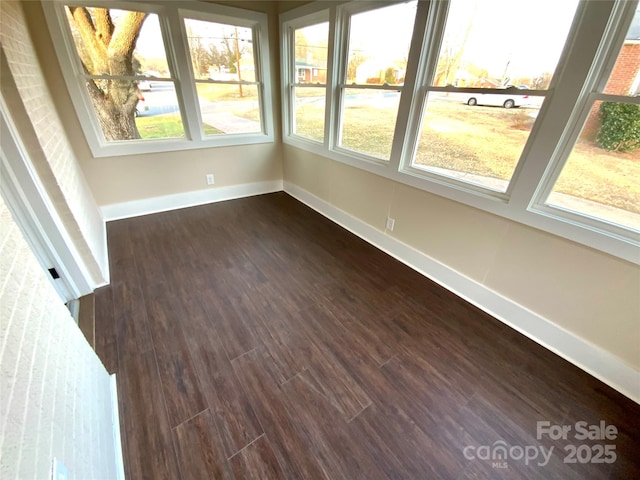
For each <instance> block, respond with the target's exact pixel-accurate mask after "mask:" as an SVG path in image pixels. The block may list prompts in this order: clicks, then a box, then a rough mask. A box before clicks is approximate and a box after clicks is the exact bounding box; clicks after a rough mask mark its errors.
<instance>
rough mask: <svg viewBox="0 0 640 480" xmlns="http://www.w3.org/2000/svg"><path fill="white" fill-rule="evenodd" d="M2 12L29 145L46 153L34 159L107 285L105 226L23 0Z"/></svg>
mask: <svg viewBox="0 0 640 480" xmlns="http://www.w3.org/2000/svg"><path fill="white" fill-rule="evenodd" d="M0 9H1V10H0V22H1V24H0V45H1V46H2V49H3V50H4V52H5V55H6V57H7V61H8V63H9V70H10V74H11V75H12V76H13V78H14V80H15V84H16V87H17V88H18V91H19V94H20V99H21V100H22V103H23V104H24V107H25V109H26V111H27V115H28V116H29V119H30V123H31V125H32V128H33V132H35V136H36V138H35V139H32V138H27V139H25V144H26V146H27V148H29V149H30V150H32V151H35V152H40V154H44V155H43V156H44V161H43V162H39V161H37V159H36V158H34V159H33V160H34V166H35V168H36V170H37V171H38V174H39V176H40V181H41V182H42V183H43V184H44V186H45V188H46V190H47V192H48V193H49V194H50V195H51V196H52V200H54V201H53V203H54V206H55V207H56V209H57V210H58V213H59V214H60V217H61V218H62V220H63V223H64V224H65V226H66V227H67V229H69V230H70V231H72V232H70V236H71V238H72V240H73V243H74V245H75V247H76V249H77V250H78V252H79V254H80V255H81V257H82V258H83V260H84V262H85V264H86V266H87V269H88V270H89V272H90V273H91V275H92V277H93V280H94V282H96V283H101V282H102V281H103V280H104V278H105V273H106V272H103V271H102V265H103V264H104V263H105V261H104V258H105V254H106V250H105V245H104V228H105V227H104V222H103V221H102V218H101V215H100V212H99V210H98V208H97V205H96V203H95V200H94V199H93V196H92V194H91V191H90V189H89V188H88V185H87V184H86V181H85V179H84V175H83V174H82V170H81V168H80V165H79V163H78V161H77V159H76V158H75V155H74V153H73V150H72V148H71V144H70V142H69V141H68V139H67V137H66V133H65V131H64V128H63V126H62V124H61V122H60V118H59V116H58V113H57V111H56V109H55V105H54V103H53V99H52V98H51V96H50V94H49V90H48V88H47V85H46V82H45V79H44V74H43V72H42V70H41V68H40V66H39V63H38V58H37V54H36V51H35V48H34V46H33V43H32V41H31V38H30V36H29V32H28V29H27V25H26V19H25V18H24V12H23V10H22V7H21V5H20V2H18V1H12V0H3V1H2V2H0ZM3 74H4V72H3ZM33 156H34V157H36V155H33ZM56 192H58V195H56ZM56 200H57V201H56ZM73 226H76V227H77V228H76V229H74V228H73Z"/></svg>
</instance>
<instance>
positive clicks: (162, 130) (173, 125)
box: [136, 115, 223, 140]
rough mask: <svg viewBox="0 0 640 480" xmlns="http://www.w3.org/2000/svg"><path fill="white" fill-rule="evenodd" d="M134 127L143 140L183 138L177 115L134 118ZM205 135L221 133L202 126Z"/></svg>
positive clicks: (182, 130)
mask: <svg viewBox="0 0 640 480" xmlns="http://www.w3.org/2000/svg"><path fill="white" fill-rule="evenodd" d="M136 127H138V132H139V133H140V137H142V138H143V139H144V140H149V139H153V138H181V137H184V127H183V126H182V120H181V119H180V116H179V115H154V116H152V117H136ZM204 133H205V135H217V134H220V133H223V132H221V131H220V130H218V129H217V128H214V127H211V126H209V125H206V124H205V125H204Z"/></svg>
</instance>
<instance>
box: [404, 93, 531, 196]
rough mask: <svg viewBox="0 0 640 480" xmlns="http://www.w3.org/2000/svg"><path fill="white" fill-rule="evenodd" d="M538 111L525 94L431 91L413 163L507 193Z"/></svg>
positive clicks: (415, 165) (422, 167)
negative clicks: (466, 93)
mask: <svg viewBox="0 0 640 480" xmlns="http://www.w3.org/2000/svg"><path fill="white" fill-rule="evenodd" d="M514 90H515V92H517V91H518V90H517V89H514ZM537 101H538V102H539V101H540V100H537ZM505 106H511V107H512V108H505ZM518 107H519V108H518ZM538 109H539V106H538V107H536V106H531V104H530V98H529V97H525V96H523V95H503V94H500V95H498V94H482V95H478V94H468V95H466V96H462V95H459V94H446V93H435V92H432V93H430V94H429V96H428V98H427V104H426V107H425V111H424V115H423V118H422V127H421V130H420V137H419V140H418V149H417V152H416V155H415V158H414V161H413V164H412V165H413V166H414V167H416V168H421V169H425V170H428V171H430V172H434V173H438V174H441V175H446V176H449V177H453V178H456V179H459V180H463V181H465V182H469V183H473V184H477V185H481V186H483V187H487V188H490V189H493V190H497V191H501V192H504V191H506V189H507V186H508V185H509V180H510V179H511V176H512V175H513V171H514V170H515V168H516V164H517V163H518V160H519V158H520V155H521V154H522V150H523V148H524V145H525V143H526V142H527V138H528V137H529V133H530V132H531V128H532V127H533V124H534V122H535V120H536V117H537V115H538V111H539V110H538Z"/></svg>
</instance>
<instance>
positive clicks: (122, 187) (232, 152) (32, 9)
mask: <svg viewBox="0 0 640 480" xmlns="http://www.w3.org/2000/svg"><path fill="white" fill-rule="evenodd" d="M212 3H213V2H212ZM220 3H226V4H231V5H234V6H238V7H242V8H246V9H250V10H255V11H260V12H264V13H267V14H268V15H269V48H270V51H271V58H270V61H271V84H272V90H273V97H272V103H273V106H274V111H275V118H274V123H275V128H276V132H275V133H276V135H275V137H276V141H275V142H274V143H269V144H259V145H243V146H236V147H219V148H207V149H199V150H186V151H178V152H164V153H157V154H144V155H130V156H120V157H103V158H93V155H92V154H91V151H90V150H89V146H88V144H87V142H86V140H85V138H84V135H83V134H82V129H81V127H80V123H79V121H78V117H77V116H76V113H75V110H74V109H73V105H72V103H71V99H70V97H69V93H68V91H67V88H66V85H65V83H64V79H63V77H62V72H61V71H60V66H59V65H58V62H57V57H56V54H55V51H54V48H53V45H52V42H51V38H50V36H49V32H48V29H47V26H46V23H45V19H44V13H43V12H42V7H41V5H40V2H33V1H26V2H24V3H23V4H24V9H25V11H26V12H27V15H28V19H29V27H30V30H31V34H32V38H33V41H34V43H35V45H36V48H37V51H38V57H39V59H40V62H41V64H42V66H43V69H44V70H45V71H46V72H47V75H46V80H47V84H48V86H49V88H50V89H51V91H52V93H53V97H54V99H55V104H56V107H57V110H58V112H59V114H60V117H61V120H62V124H63V126H64V129H65V131H66V132H67V134H68V136H69V138H70V140H71V144H72V147H73V150H74V152H75V154H76V157H77V158H78V160H79V164H80V167H81V168H82V171H83V173H84V175H85V177H86V179H87V182H88V184H89V187H90V188H91V192H92V193H93V196H94V197H95V199H96V202H97V203H98V205H99V206H104V205H110V204H115V203H121V202H128V201H133V200H141V199H146V198H152V197H159V196H164V195H171V194H176V193H183V192H190V191H196V190H202V189H205V188H210V187H207V185H206V183H205V175H206V174H207V173H213V174H214V175H215V178H216V187H222V186H230V185H238V184H244V183H254V182H263V181H271V180H279V179H281V178H282V150H281V143H280V138H281V136H280V114H279V112H280V90H279V67H278V65H279V48H278V16H277V4H276V2H269V1H266V2H259V1H248V2H244V1H243V2H220Z"/></svg>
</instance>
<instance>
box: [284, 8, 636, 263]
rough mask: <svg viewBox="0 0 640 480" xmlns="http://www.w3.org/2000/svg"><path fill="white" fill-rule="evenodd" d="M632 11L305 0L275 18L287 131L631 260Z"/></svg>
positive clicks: (383, 172)
mask: <svg viewBox="0 0 640 480" xmlns="http://www.w3.org/2000/svg"><path fill="white" fill-rule="evenodd" d="M637 12H638V1H636V0H612V1H608V2H596V1H589V0H541V1H539V2H533V3H531V2H528V3H527V2H513V1H510V0H440V1H433V2H413V1H366V0H362V1H353V2H346V3H333V2H331V3H329V4H328V3H327V2H319V1H318V2H311V3H309V4H306V5H304V6H301V7H298V8H296V9H293V10H291V11H288V12H285V13H283V14H282V15H281V29H282V31H284V32H287V33H286V34H284V35H283V36H282V58H283V62H282V63H283V79H284V86H283V90H282V92H283V140H284V142H285V143H288V144H291V145H294V146H296V147H299V148H303V149H307V150H309V151H312V152H314V153H316V154H320V155H324V156H325V157H327V158H330V159H332V160H335V161H339V162H342V163H345V164H348V165H351V166H353V167H356V168H360V169H362V170H366V171H368V172H371V173H374V174H376V175H380V176H383V177H386V178H389V179H391V180H394V181H397V182H400V183H403V184H405V185H409V186H411V187H415V188H419V189H422V190H425V191H427V192H430V193H434V194H436V195H440V196H443V197H445V198H449V199H451V200H454V201H457V202H461V203H464V204H466V205H470V206H472V207H475V208H480V209H482V210H485V211H487V212H491V213H493V214H496V215H500V216H503V217H506V218H509V219H510V220H513V221H517V222H520V223H523V224H526V225H529V226H532V227H535V228H539V229H542V230H545V231H548V232H551V233H554V234H556V235H560V236H563V237H564V238H568V239H571V240H574V241H577V242H580V243H583V244H585V245H588V246H590V247H593V248H597V249H601V250H603V251H606V252H608V253H610V254H613V255H616V256H619V257H621V258H624V259H626V260H630V261H634V262H638V259H639V258H640V256H639V255H638V246H639V245H640V241H639V240H640V234H639V232H638V231H639V229H640V210H639V209H638V205H639V204H640V189H639V188H640V187H639V185H640V167H639V166H640V156H639V155H640V153H639V152H640V145H639V142H640V136H639V135H640V119H639V115H640V113H639V112H640V96H639V93H640V73H639V70H640V23H639V22H640V20H639V19H638V16H639V14H638V13H637ZM319 17H320V19H318V18H319ZM307 28H308V29H309V30H307ZM312 29H318V30H317V31H320V29H321V34H317V33H316V32H314V33H312ZM325 38H328V43H327V44H326V53H327V56H326V72H327V74H326V80H325V78H324V77H322V78H320V79H317V80H314V77H312V76H310V75H312V74H310V73H308V72H307V70H308V69H313V68H314V67H315V66H320V65H321V66H322V68H324V66H325V63H324V59H325V57H324V56H323V57H322V62H319V63H315V62H317V60H318V59H317V58H315V57H314V55H313V54H310V53H309V52H308V51H305V52H304V53H302V52H303V50H304V49H305V48H307V46H311V47H312V48H314V49H319V48H320V47H322V52H323V55H324V52H325V43H324V39H325ZM307 59H310V60H311V61H309V62H306V60H307ZM305 62H306V63H309V65H304V63H305ZM296 67H299V68H296ZM319 71H320V70H319Z"/></svg>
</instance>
